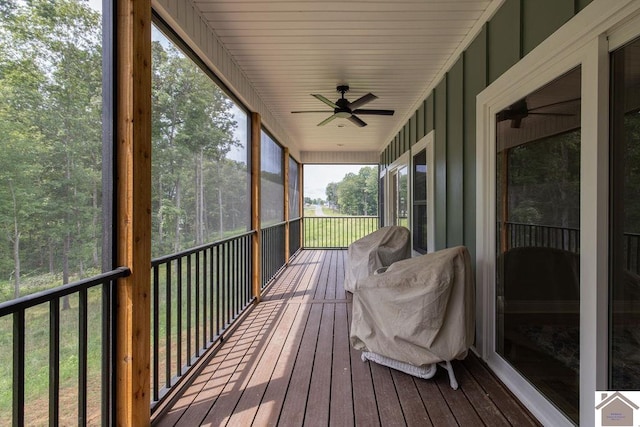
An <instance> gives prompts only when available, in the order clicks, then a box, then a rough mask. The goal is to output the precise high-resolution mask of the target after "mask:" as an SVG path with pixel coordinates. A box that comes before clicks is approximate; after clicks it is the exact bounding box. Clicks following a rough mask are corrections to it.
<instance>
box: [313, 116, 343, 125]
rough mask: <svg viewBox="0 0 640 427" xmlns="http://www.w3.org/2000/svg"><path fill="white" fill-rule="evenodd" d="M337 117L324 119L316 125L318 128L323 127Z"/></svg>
mask: <svg viewBox="0 0 640 427" xmlns="http://www.w3.org/2000/svg"><path fill="white" fill-rule="evenodd" d="M337 117H338V115H337V114H334V115H331V116H329V117H327V118H326V119H324V120H323V121H321V122H320V123H318V126H324V125H326V124H327V123H329V122H330V121H332V120H334V119H336V118H337Z"/></svg>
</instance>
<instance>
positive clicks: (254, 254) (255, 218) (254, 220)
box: [251, 113, 262, 303]
mask: <svg viewBox="0 0 640 427" xmlns="http://www.w3.org/2000/svg"><path fill="white" fill-rule="evenodd" d="M261 126H262V125H261V120H260V114H258V113H251V229H252V230H254V234H253V239H252V240H251V262H252V271H253V277H252V288H253V296H254V297H256V303H258V302H260V299H261V297H262V295H261V288H262V283H261V282H262V235H261V232H260V143H261V132H262V128H261Z"/></svg>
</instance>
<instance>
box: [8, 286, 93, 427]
mask: <svg viewBox="0 0 640 427" xmlns="http://www.w3.org/2000/svg"><path fill="white" fill-rule="evenodd" d="M101 300H102V293H101V289H100V288H94V289H91V290H90V291H89V292H88V304H89V308H88V343H87V344H88V348H87V362H88V371H87V374H88V392H87V397H88V405H89V408H88V413H90V414H94V416H95V418H93V419H94V421H97V422H98V423H99V417H100V389H101V360H102V331H101V324H102V321H101V320H102V319H101V317H102V307H101V305H102V304H101ZM69 302H70V305H71V308H69V309H66V310H62V309H61V310H60V318H59V319H60V341H59V343H60V350H59V354H60V368H59V369H60V376H59V378H60V420H59V422H60V425H74V424H77V422H78V412H77V402H78V391H77V384H78V297H77V295H71V296H70V297H69ZM12 343H13V319H12V317H11V316H6V317H4V318H2V319H0V346H1V347H2V348H4V349H7V350H9V351H3V352H0V425H11V415H12V396H13V365H12V357H13V352H12V351H11V350H10V349H11V348H12V345H13V344H12ZM24 364H25V382H24V386H25V425H46V424H47V423H48V417H49V414H48V411H49V403H48V402H49V399H48V389H49V304H48V303H46V304H40V305H38V306H35V307H32V308H30V309H28V310H27V311H26V313H25V359H24Z"/></svg>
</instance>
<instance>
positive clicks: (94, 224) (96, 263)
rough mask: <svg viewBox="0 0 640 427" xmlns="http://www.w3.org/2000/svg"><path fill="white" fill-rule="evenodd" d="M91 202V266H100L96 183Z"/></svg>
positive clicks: (96, 182) (95, 181)
mask: <svg viewBox="0 0 640 427" xmlns="http://www.w3.org/2000/svg"><path fill="white" fill-rule="evenodd" d="M91 196H92V197H91V198H92V199H93V200H92V202H93V218H92V220H91V228H92V229H93V242H94V243H93V266H94V267H99V266H100V254H99V250H100V241H101V239H100V232H98V224H99V223H100V222H99V221H100V219H99V218H100V215H101V212H100V210H99V209H98V181H97V180H94V181H93V194H92V195H91Z"/></svg>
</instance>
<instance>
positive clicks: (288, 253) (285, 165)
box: [282, 147, 291, 265]
mask: <svg viewBox="0 0 640 427" xmlns="http://www.w3.org/2000/svg"><path fill="white" fill-rule="evenodd" d="M282 151H283V154H282V157H283V159H282V165H283V167H282V169H283V172H284V220H285V223H284V263H285V265H289V257H290V256H291V248H290V247H289V149H288V148H287V147H285V148H284V150H282Z"/></svg>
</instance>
